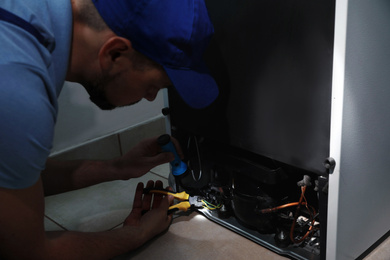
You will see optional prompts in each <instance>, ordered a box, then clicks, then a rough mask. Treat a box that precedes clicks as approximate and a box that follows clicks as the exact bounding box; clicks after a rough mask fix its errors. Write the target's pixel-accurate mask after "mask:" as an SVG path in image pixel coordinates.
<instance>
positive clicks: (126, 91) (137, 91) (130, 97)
mask: <svg viewBox="0 0 390 260" xmlns="http://www.w3.org/2000/svg"><path fill="white" fill-rule="evenodd" d="M171 84H172V83H171V81H170V80H169V78H168V76H167V74H166V73H165V71H164V69H163V68H162V67H161V66H160V65H158V64H156V63H153V62H150V61H145V60H139V59H135V60H134V61H133V65H132V66H130V67H129V68H128V69H127V70H125V71H124V72H122V73H120V74H119V75H116V76H114V77H108V76H106V75H102V76H100V77H97V79H95V80H94V81H92V82H89V83H87V84H84V87H85V88H86V90H87V91H88V93H89V95H90V99H91V101H92V102H93V103H95V104H96V105H97V106H98V107H100V108H101V109H103V110H111V109H114V108H116V107H122V106H128V105H132V104H135V103H137V102H139V101H140V100H141V99H142V98H145V99H146V100H148V101H153V100H154V99H155V98H156V96H157V93H158V91H159V90H160V89H162V88H166V87H168V86H170V85H171Z"/></svg>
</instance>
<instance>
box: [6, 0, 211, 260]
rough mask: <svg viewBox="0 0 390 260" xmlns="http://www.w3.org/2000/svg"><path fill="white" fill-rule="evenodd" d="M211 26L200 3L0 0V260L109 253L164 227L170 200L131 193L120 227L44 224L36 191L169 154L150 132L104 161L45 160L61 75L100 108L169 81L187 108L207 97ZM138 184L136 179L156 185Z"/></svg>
mask: <svg viewBox="0 0 390 260" xmlns="http://www.w3.org/2000/svg"><path fill="white" fill-rule="evenodd" d="M212 32H213V29H212V25H211V24H210V21H209V19H208V16H207V10H206V8H205V5H204V2H203V0H72V1H70V0H56V1H51V0H34V1H23V0H2V1H1V3H0V38H1V41H2V43H1V48H0V78H1V83H0V106H1V108H0V119H1V122H2V127H1V130H0V133H1V134H0V258H5V259H110V258H112V257H113V256H115V255H119V254H123V253H125V252H128V251H130V250H132V249H135V248H137V247H139V246H140V245H142V244H143V243H145V242H146V241H148V240H149V239H151V238H153V237H154V236H156V235H157V234H159V233H161V232H162V231H164V230H166V229H167V228H168V227H169V225H170V222H171V216H167V209H168V207H169V204H170V203H171V202H172V198H170V197H169V198H168V197H165V198H163V197H161V196H156V197H155V198H154V199H153V204H152V203H151V200H152V198H151V197H150V196H143V195H142V190H143V184H139V185H138V187H137V190H136V194H135V199H134V207H133V210H132V212H131V213H130V214H129V216H128V217H127V218H126V219H125V220H124V225H123V227H122V228H119V229H115V230H111V231H107V232H96V233H81V232H70V231H66V232H51V233H50V232H45V231H44V226H43V219H44V194H46V195H47V194H56V193H59V192H64V191H69V190H73V189H79V188H83V187H86V186H89V185H93V184H97V183H101V182H104V181H111V180H127V179H130V178H136V177H139V176H142V175H143V174H145V173H147V172H148V171H149V170H150V169H151V168H153V167H155V166H156V165H159V164H162V163H166V162H169V161H171V160H173V155H172V154H170V153H161V150H160V148H159V147H158V146H157V144H156V139H155V138H152V139H148V140H144V141H142V142H140V143H139V144H138V145H137V146H136V147H135V148H133V149H132V150H131V151H130V152H129V153H128V154H126V155H124V156H122V157H120V158H117V159H115V160H111V161H93V162H92V161H74V162H54V161H51V160H47V158H48V156H49V153H50V148H51V144H52V138H53V131H54V125H55V120H56V116H57V97H58V95H59V93H60V91H61V88H62V85H63V83H64V80H69V81H74V82H79V83H81V84H82V85H83V86H84V87H85V89H86V90H87V91H88V93H89V94H90V97H91V100H92V101H93V102H95V103H96V104H97V105H98V106H99V107H101V108H102V109H112V108H114V107H118V106H125V105H130V104H133V103H136V102H138V101H139V100H141V99H142V98H145V99H147V100H150V101H152V100H154V99H155V97H156V94H157V92H158V91H159V90H160V89H161V88H165V87H167V86H169V85H174V87H175V89H176V90H177V91H178V93H179V94H180V95H181V97H182V98H183V100H184V101H185V102H187V104H188V105H189V106H191V107H194V108H202V107H205V106H207V105H209V104H210V103H211V102H212V101H213V100H214V99H215V98H216V96H217V95H218V89H217V87H216V85H215V82H214V81H213V79H212V78H211V77H210V76H209V75H208V74H207V70H206V69H205V66H204V64H203V63H202V61H201V58H200V57H201V56H202V52H203V51H204V49H205V48H206V46H207V44H208V40H209V37H210V36H211V34H212ZM161 185H162V184H161V183H156V184H154V183H153V182H152V181H150V182H148V184H147V186H148V187H153V186H157V187H161Z"/></svg>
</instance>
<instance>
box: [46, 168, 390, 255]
mask: <svg viewBox="0 0 390 260" xmlns="http://www.w3.org/2000/svg"><path fill="white" fill-rule="evenodd" d="M168 174H169V165H162V166H159V167H156V168H154V169H152V170H151V171H150V172H149V173H148V174H146V175H145V176H143V177H141V178H139V179H136V180H129V181H113V182H109V183H104V184H99V185H95V186H93V187H89V188H85V189H82V190H77V191H72V192H68V193H64V194H60V195H55V196H49V197H46V198H45V202H46V211H45V215H46V218H45V228H46V230H77V231H103V230H109V229H113V228H116V227H118V226H120V225H121V223H122V221H123V219H124V218H125V217H126V216H127V215H128V214H129V212H130V209H131V207H132V196H133V194H134V190H135V187H136V185H137V183H138V182H144V183H146V182H147V181H148V180H150V179H152V180H162V181H163V183H164V185H165V186H167V185H168V181H167V177H168ZM389 256H390V239H388V240H386V241H385V242H383V243H382V244H381V245H380V246H379V247H378V248H377V249H375V250H374V251H373V252H372V253H371V254H370V255H368V256H367V257H366V258H365V260H389V259H390V257H389ZM126 259H140V260H141V259H142V260H145V259H161V260H168V259H169V260H174V259H187V260H195V259H266V260H283V259H287V258H285V257H282V256H280V255H277V254H275V253H273V252H271V251H269V250H267V249H265V248H263V247H261V246H259V245H257V244H255V243H253V242H251V241H250V240H248V239H246V238H243V237H241V236H239V235H237V234H235V233H233V232H232V231H230V230H228V229H226V228H223V227H221V226H219V225H217V224H215V223H213V222H211V221H209V220H207V219H206V218H204V217H203V216H202V215H200V214H197V213H192V214H190V215H186V216H183V215H181V216H179V217H177V216H176V217H175V219H174V221H173V223H172V225H171V227H170V229H169V230H168V231H167V232H166V233H165V234H163V235H161V236H159V237H157V238H156V239H154V240H153V241H151V242H149V243H147V244H146V245H144V246H143V247H141V248H140V249H138V250H136V251H134V252H131V253H129V254H126V255H122V256H118V257H116V258H115V260H126Z"/></svg>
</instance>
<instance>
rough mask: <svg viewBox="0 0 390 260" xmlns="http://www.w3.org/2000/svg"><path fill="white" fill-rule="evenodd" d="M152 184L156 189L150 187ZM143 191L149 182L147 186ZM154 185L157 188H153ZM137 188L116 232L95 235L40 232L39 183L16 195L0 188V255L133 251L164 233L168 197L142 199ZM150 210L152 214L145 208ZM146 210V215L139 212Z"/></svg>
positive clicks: (91, 255) (96, 255)
mask: <svg viewBox="0 0 390 260" xmlns="http://www.w3.org/2000/svg"><path fill="white" fill-rule="evenodd" d="M156 185H157V184H156ZM148 186H149V187H152V186H153V182H149V183H148ZM158 186H162V183H159V184H158ZM142 191H143V185H138V187H137V191H136V196H135V200H134V208H133V211H132V213H131V214H130V215H129V217H128V218H127V219H126V221H125V224H124V226H123V227H122V228H119V229H115V230H111V231H106V232H96V233H92V232H90V233H82V232H71V231H64V232H48V233H45V231H44V197H43V189H42V182H41V180H39V181H38V182H37V183H36V184H35V185H33V186H32V187H29V188H26V189H21V190H10V189H4V188H0V212H1V214H0V227H1V229H0V256H1V258H2V257H4V258H5V259H40V260H45V259H110V258H112V257H114V256H116V255H119V254H123V253H125V252H128V251H130V250H132V249H135V248H137V247H139V246H141V245H142V244H143V243H145V242H146V241H147V240H149V239H151V238H152V237H154V236H155V235H157V234H159V233H161V232H162V231H164V230H165V229H167V228H168V226H169V224H170V222H171V218H172V217H171V216H167V210H168V207H169V204H170V202H171V201H172V200H173V199H172V198H171V197H170V198H169V199H168V198H166V197H165V198H162V197H159V198H157V199H155V201H157V203H158V204H159V205H156V204H155V202H153V203H154V204H153V205H152V206H151V197H147V196H145V197H144V198H142ZM151 208H152V209H151ZM145 210H146V211H148V212H147V213H146V214H143V215H142V214H141V212H145Z"/></svg>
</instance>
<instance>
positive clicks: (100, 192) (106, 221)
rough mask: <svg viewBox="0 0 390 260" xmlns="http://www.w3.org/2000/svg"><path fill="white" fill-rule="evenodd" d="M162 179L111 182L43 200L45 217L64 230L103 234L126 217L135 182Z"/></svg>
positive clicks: (143, 177)
mask: <svg viewBox="0 0 390 260" xmlns="http://www.w3.org/2000/svg"><path fill="white" fill-rule="evenodd" d="M148 180H154V181H156V180H161V181H163V185H164V187H165V186H168V181H167V180H166V179H165V178H162V177H160V176H157V175H155V174H153V173H148V174H146V175H144V176H142V177H141V178H137V179H131V180H128V181H113V182H108V183H102V184H98V185H95V186H92V187H88V188H85V189H81V190H76V191H72V192H67V193H63V194H59V195H54V196H49V197H46V198H45V204H46V210H45V215H46V216H48V217H50V218H51V219H52V220H54V221H55V222H57V223H58V224H60V225H61V226H63V227H64V228H66V229H67V230H77V231H85V232H88V231H103V230H108V229H111V228H113V227H115V226H117V225H119V224H121V223H122V222H123V220H124V219H125V218H126V217H127V215H128V214H129V213H130V211H131V208H132V205H133V199H134V193H135V189H136V186H137V184H138V182H143V183H145V184H146V182H147V181H148Z"/></svg>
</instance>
